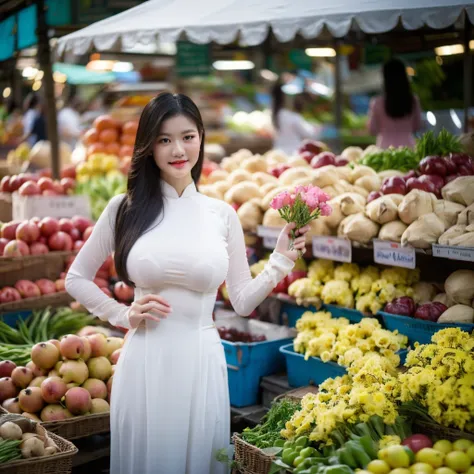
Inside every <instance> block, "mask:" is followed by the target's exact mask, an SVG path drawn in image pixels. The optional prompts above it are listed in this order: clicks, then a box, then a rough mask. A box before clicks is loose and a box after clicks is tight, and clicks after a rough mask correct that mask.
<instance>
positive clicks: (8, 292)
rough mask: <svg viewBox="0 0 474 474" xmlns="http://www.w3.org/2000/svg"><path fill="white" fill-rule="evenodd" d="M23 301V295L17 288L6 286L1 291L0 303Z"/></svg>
mask: <svg viewBox="0 0 474 474" xmlns="http://www.w3.org/2000/svg"><path fill="white" fill-rule="evenodd" d="M19 300H21V295H20V293H19V292H18V290H17V289H16V288H13V287H11V286H5V287H4V288H2V290H1V291H0V303H13V302H14V301H19Z"/></svg>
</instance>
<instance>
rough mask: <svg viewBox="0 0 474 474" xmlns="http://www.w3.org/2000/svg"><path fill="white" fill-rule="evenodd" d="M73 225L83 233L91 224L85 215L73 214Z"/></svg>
mask: <svg viewBox="0 0 474 474" xmlns="http://www.w3.org/2000/svg"><path fill="white" fill-rule="evenodd" d="M71 221H72V223H73V225H74V227H75V228H76V229H77V230H78V231H79V232H81V233H83V232H84V231H85V230H86V229H87V228H88V227H89V226H91V225H92V222H91V221H90V220H89V219H88V218H87V217H82V216H74V217H73V218H72V219H71Z"/></svg>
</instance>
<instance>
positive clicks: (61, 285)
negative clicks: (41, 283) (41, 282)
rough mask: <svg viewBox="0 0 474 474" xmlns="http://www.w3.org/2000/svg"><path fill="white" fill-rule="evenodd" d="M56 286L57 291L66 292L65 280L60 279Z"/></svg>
mask: <svg viewBox="0 0 474 474" xmlns="http://www.w3.org/2000/svg"><path fill="white" fill-rule="evenodd" d="M54 284H55V285H56V291H66V282H65V279H64V278H58V279H57V280H56V281H55V282H54Z"/></svg>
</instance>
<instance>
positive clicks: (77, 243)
mask: <svg viewBox="0 0 474 474" xmlns="http://www.w3.org/2000/svg"><path fill="white" fill-rule="evenodd" d="M84 243H85V242H84V241H83V240H76V241H75V242H74V246H73V250H81V249H82V247H83V246H84Z"/></svg>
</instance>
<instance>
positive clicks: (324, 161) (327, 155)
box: [311, 151, 336, 169]
mask: <svg viewBox="0 0 474 474" xmlns="http://www.w3.org/2000/svg"><path fill="white" fill-rule="evenodd" d="M335 163H336V155H335V154H334V153H331V152H330V151H323V152H322V153H320V154H319V155H316V156H315V157H314V158H313V159H312V160H311V166H312V167H313V168H315V169H316V168H322V167H323V166H328V165H334V164H335Z"/></svg>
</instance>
